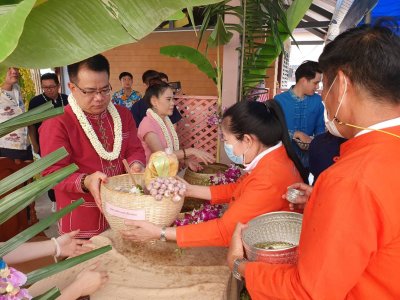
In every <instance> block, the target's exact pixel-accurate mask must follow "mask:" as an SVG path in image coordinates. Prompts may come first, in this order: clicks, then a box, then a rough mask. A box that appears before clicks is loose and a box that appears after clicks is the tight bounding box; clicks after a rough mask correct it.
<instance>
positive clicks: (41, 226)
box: [0, 198, 84, 257]
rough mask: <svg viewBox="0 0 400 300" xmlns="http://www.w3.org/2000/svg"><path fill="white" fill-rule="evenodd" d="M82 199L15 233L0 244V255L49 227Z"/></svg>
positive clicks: (75, 206) (81, 200)
mask: <svg viewBox="0 0 400 300" xmlns="http://www.w3.org/2000/svg"><path fill="white" fill-rule="evenodd" d="M83 202H84V201H83V199H82V198H80V199H79V200H76V201H74V202H72V203H71V204H69V205H68V206H66V207H64V208H62V209H60V210H59V211H57V212H55V213H54V214H51V215H50V216H49V217H47V218H45V219H43V220H41V221H40V222H39V223H36V224H34V225H32V226H31V227H29V228H27V229H25V230H24V231H22V232H20V233H18V234H17V235H15V236H13V237H12V238H11V239H9V240H8V241H7V242H5V243H3V244H1V246H0V257H3V256H4V255H6V254H7V253H10V252H11V251H12V250H14V249H16V248H17V247H18V246H19V245H21V244H22V243H24V242H26V241H28V240H30V239H31V238H32V237H34V236H35V235H37V234H38V233H39V232H42V231H43V230H45V229H46V228H47V227H49V226H50V225H51V224H53V223H54V222H56V221H58V220H59V219H61V218H62V217H63V216H65V215H66V214H67V213H70V212H71V211H72V210H74V209H75V208H77V207H78V206H79V205H81V204H82V203H83Z"/></svg>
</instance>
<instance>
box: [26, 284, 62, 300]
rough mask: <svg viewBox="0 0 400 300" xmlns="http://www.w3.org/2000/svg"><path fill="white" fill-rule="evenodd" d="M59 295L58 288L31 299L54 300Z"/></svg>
mask: <svg viewBox="0 0 400 300" xmlns="http://www.w3.org/2000/svg"><path fill="white" fill-rule="evenodd" d="M60 295H61V292H60V290H59V289H58V288H56V287H53V288H52V289H50V290H48V291H47V292H46V293H43V294H41V295H39V296H36V297H34V298H32V300H55V299H57V298H58V297H59V296H60Z"/></svg>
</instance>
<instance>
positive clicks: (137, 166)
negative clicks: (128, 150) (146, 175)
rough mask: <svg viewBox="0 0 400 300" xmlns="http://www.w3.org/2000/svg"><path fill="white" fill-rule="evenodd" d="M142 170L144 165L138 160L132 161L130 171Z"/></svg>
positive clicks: (140, 171)
mask: <svg viewBox="0 0 400 300" xmlns="http://www.w3.org/2000/svg"><path fill="white" fill-rule="evenodd" d="M143 172H144V166H143V165H142V164H141V163H139V162H134V163H133V164H132V165H131V173H143Z"/></svg>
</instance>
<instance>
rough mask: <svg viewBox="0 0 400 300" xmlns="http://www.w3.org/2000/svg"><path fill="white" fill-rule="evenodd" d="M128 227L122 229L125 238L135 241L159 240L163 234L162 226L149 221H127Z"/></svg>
mask: <svg viewBox="0 0 400 300" xmlns="http://www.w3.org/2000/svg"><path fill="white" fill-rule="evenodd" d="M125 225H126V229H124V230H121V235H122V237H123V238H124V239H127V240H131V241H134V242H146V241H151V240H158V239H159V238H160V235H161V227H160V226H158V225H155V224H153V223H150V222H148V221H133V220H126V221H125Z"/></svg>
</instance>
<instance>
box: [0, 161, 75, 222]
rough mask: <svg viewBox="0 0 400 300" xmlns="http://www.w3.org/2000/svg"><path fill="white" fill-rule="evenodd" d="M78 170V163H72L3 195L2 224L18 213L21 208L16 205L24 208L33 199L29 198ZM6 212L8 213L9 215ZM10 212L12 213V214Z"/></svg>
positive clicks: (1, 202) (0, 214) (36, 195)
mask: <svg viewBox="0 0 400 300" xmlns="http://www.w3.org/2000/svg"><path fill="white" fill-rule="evenodd" d="M76 170H78V167H77V165H75V164H71V165H69V166H66V167H64V168H62V169H60V170H57V171H55V172H54V173H51V174H49V175H47V176H45V177H42V178H40V179H38V180H36V181H35V182H32V183H30V184H28V185H26V186H24V187H22V188H20V189H18V190H17V191H15V192H12V193H11V194H8V195H7V196H5V197H3V198H2V199H1V200H0V224H2V223H4V222H5V221H7V220H8V219H9V218H10V217H11V216H13V215H15V214H16V213H18V211H19V210H16V206H20V205H23V206H22V208H24V207H26V206H28V205H29V204H30V202H29V201H31V200H29V201H27V200H28V199H32V197H38V196H40V195H41V193H43V192H44V191H46V190H49V189H50V188H52V187H53V186H55V185H56V184H57V183H59V182H60V181H62V180H63V179H64V178H66V177H67V176H69V175H70V174H72V173H73V172H75V171H76ZM6 213H8V215H7V216H6ZM9 213H11V214H12V215H11V216H10V215H9Z"/></svg>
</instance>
